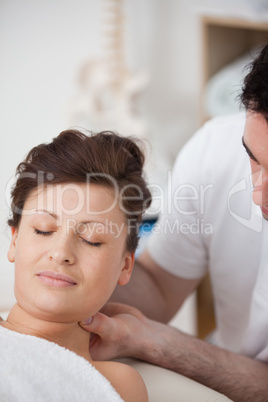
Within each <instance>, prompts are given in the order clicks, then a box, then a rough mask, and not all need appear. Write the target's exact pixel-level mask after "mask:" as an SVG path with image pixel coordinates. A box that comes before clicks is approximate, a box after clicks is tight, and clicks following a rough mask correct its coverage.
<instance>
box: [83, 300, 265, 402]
mask: <svg viewBox="0 0 268 402" xmlns="http://www.w3.org/2000/svg"><path fill="white" fill-rule="evenodd" d="M104 312H105V315H104V314H102V313H97V314H96V315H95V316H94V318H93V321H92V324H91V325H88V326H87V325H83V327H84V328H85V329H87V330H88V331H92V332H93V333H96V334H98V336H95V337H93V338H92V344H91V349H90V351H91V355H92V357H93V359H111V358H115V357H125V356H130V357H134V358H138V359H141V360H145V361H147V362H149V363H152V364H155V365H159V366H162V367H164V368H167V369H169V370H173V371H175V372H177V373H180V374H182V375H185V376H187V377H189V378H191V379H193V380H195V381H198V382H200V383H201V384H204V385H206V386H208V387H210V388H212V389H214V390H216V391H218V392H220V393H223V394H224V395H226V396H228V397H229V398H231V399H232V400H233V401H235V402H238V401H239V402H240V401H243V402H253V401H254V402H264V401H268V364H267V363H264V362H261V361H258V360H256V359H251V358H248V357H246V356H242V355H239V354H236V353H232V352H229V351H226V350H224V349H221V348H219V347H217V346H214V345H211V344H209V343H207V342H205V341H202V340H199V339H197V338H195V337H193V336H190V335H187V334H184V333H182V332H181V331H179V330H177V329H175V328H173V327H170V326H168V325H165V324H162V323H159V322H156V321H153V320H150V319H148V318H147V317H145V316H144V315H143V314H142V313H140V312H139V311H138V310H137V309H135V308H133V307H130V306H126V305H121V304H117V303H111V304H108V305H107V306H106V307H105V310H104ZM81 325H82V324H81Z"/></svg>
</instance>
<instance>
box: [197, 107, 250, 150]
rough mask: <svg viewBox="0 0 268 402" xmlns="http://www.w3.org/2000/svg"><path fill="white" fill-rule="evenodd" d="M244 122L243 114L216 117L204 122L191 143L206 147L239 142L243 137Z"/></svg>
mask: <svg viewBox="0 0 268 402" xmlns="http://www.w3.org/2000/svg"><path fill="white" fill-rule="evenodd" d="M245 122H246V116H245V113H244V112H240V113H236V114H232V115H227V116H218V117H214V118H213V119H211V120H209V121H208V122H206V123H205V124H204V125H203V126H202V127H201V128H200V129H199V130H198V131H197V132H196V134H195V135H194V136H193V141H196V142H199V143H202V142H203V143H204V144H205V145H206V146H209V145H214V144H215V145H216V144H218V143H220V144H226V146H229V145H230V143H231V144H235V143H237V142H239V145H241V137H242V135H243V131H244V127H245Z"/></svg>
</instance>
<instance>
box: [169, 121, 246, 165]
mask: <svg viewBox="0 0 268 402" xmlns="http://www.w3.org/2000/svg"><path fill="white" fill-rule="evenodd" d="M244 126H245V113H238V114H233V115H229V116H220V117H216V118H213V119H211V120H209V121H208V122H207V123H205V124H204V125H203V126H202V127H201V128H200V129H199V130H198V131H197V132H196V133H195V134H194V135H193V136H192V137H191V139H190V140H189V141H188V142H187V143H186V145H185V146H184V147H183V149H182V150H181V152H180V153H179V155H178V158H177V160H176V163H175V166H174V170H175V171H176V172H177V171H179V170H182V169H184V168H185V169H186V168H187V165H188V164H191V167H192V168H191V171H194V170H196V171H198V172H199V173H201V171H200V168H201V166H202V170H204V169H206V168H208V169H210V168H211V166H217V165H221V164H223V163H224V164H225V165H226V166H228V165H230V163H229V162H233V161H234V160H236V162H237V163H240V162H241V163H242V164H244V163H245V160H247V158H245V155H244V154H245V152H244V150H243V147H242V136H243V132H244ZM195 166H196V167H198V169H195V168H194V167H195Z"/></svg>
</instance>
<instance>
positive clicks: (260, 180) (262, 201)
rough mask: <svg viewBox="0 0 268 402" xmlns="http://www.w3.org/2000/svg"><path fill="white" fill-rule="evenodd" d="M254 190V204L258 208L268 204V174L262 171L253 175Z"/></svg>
mask: <svg viewBox="0 0 268 402" xmlns="http://www.w3.org/2000/svg"><path fill="white" fill-rule="evenodd" d="M253 183H254V189H253V193H252V199H253V202H254V203H255V204H256V205H258V206H263V205H267V204H268V172H267V171H265V170H264V169H260V170H259V171H258V172H256V173H254V175H253Z"/></svg>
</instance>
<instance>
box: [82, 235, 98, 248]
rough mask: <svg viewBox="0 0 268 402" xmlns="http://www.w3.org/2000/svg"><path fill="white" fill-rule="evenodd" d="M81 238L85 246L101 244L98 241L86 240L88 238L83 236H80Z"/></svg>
mask: <svg viewBox="0 0 268 402" xmlns="http://www.w3.org/2000/svg"><path fill="white" fill-rule="evenodd" d="M81 240H82V242H83V243H85V244H86V245H87V246H92V247H100V246H101V244H102V243H98V242H96V243H93V242H91V241H88V240H86V239H84V238H83V237H81Z"/></svg>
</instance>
